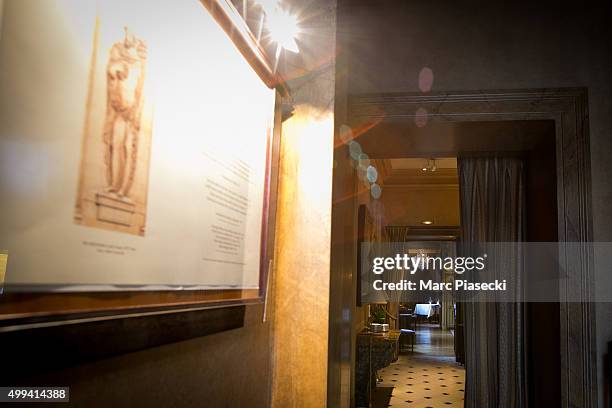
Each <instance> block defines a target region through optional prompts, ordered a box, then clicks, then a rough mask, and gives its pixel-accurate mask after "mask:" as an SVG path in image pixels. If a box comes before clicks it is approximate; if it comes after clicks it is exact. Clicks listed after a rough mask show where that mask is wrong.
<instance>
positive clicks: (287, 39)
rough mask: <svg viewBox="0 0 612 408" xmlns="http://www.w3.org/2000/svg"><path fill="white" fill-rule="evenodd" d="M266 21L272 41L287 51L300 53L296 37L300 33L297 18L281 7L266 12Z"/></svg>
mask: <svg viewBox="0 0 612 408" xmlns="http://www.w3.org/2000/svg"><path fill="white" fill-rule="evenodd" d="M266 19H267V22H268V28H269V30H270V36H271V37H272V41H274V42H275V43H277V44H278V45H280V46H281V47H283V48H284V49H286V50H289V51H292V52H296V53H297V52H299V49H298V46H297V43H296V42H295V37H297V35H298V34H299V32H300V29H299V26H298V22H297V18H296V17H295V16H293V15H291V14H289V13H288V12H286V11H284V10H282V9H281V8H279V7H275V8H274V9H273V10H271V11H267V10H266Z"/></svg>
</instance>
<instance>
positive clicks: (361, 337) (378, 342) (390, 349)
mask: <svg viewBox="0 0 612 408" xmlns="http://www.w3.org/2000/svg"><path fill="white" fill-rule="evenodd" d="M399 337H400V331H399V330H389V331H388V332H385V333H370V332H367V331H363V332H361V333H359V334H358V335H357V356H356V366H357V367H356V370H355V388H356V392H355V400H356V406H357V407H369V406H370V402H371V393H372V389H373V388H374V387H376V371H377V370H380V369H381V368H384V367H386V366H388V365H389V364H391V363H392V362H394V361H396V360H397V358H398V353H399Z"/></svg>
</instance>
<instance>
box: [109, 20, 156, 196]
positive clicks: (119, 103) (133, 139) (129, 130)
mask: <svg viewBox="0 0 612 408" xmlns="http://www.w3.org/2000/svg"><path fill="white" fill-rule="evenodd" d="M146 62H147V46H146V44H145V43H144V42H143V41H142V40H140V39H138V38H136V36H134V34H131V33H130V32H129V31H128V28H127V27H126V28H125V36H124V39H123V40H122V41H119V42H116V43H115V44H113V46H112V48H111V50H110V55H109V59H108V64H107V67H106V78H107V82H106V91H107V97H106V117H105V119H104V130H103V141H104V147H105V150H104V164H105V167H106V184H107V187H106V189H105V192H106V193H108V194H112V195H114V196H117V198H120V199H122V200H124V201H130V199H129V193H130V189H131V187H132V184H133V182H134V174H135V172H136V167H137V166H136V165H137V160H138V136H139V133H140V122H141V116H142V107H143V87H144V80H145V69H146Z"/></svg>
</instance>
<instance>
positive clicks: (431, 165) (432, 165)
mask: <svg viewBox="0 0 612 408" xmlns="http://www.w3.org/2000/svg"><path fill="white" fill-rule="evenodd" d="M421 170H423V171H432V172H433V171H436V170H438V166H436V159H434V158H431V159H427V164H426V165H425V167H423V168H422V169H421Z"/></svg>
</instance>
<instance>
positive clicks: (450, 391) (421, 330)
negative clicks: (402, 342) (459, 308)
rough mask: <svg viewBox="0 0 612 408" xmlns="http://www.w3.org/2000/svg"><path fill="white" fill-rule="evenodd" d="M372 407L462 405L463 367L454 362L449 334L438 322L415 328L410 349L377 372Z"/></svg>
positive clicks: (409, 407) (414, 407)
mask: <svg viewBox="0 0 612 408" xmlns="http://www.w3.org/2000/svg"><path fill="white" fill-rule="evenodd" d="M379 375H380V377H382V380H383V381H382V382H381V383H379V384H378V386H377V388H376V393H375V396H374V405H373V406H374V407H376V408H379V407H406V408H425V407H463V396H464V384H465V369H464V368H463V367H462V366H460V365H459V364H457V363H455V356H454V351H453V335H452V333H451V332H448V331H443V330H442V329H440V328H439V326H438V325H433V324H422V325H419V327H418V329H417V338H416V342H415V346H414V352H413V353H411V352H409V351H405V352H403V353H402V354H400V357H399V359H398V360H397V362H395V363H393V364H391V365H390V366H389V367H387V368H385V369H383V370H381V371H380V372H379Z"/></svg>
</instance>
